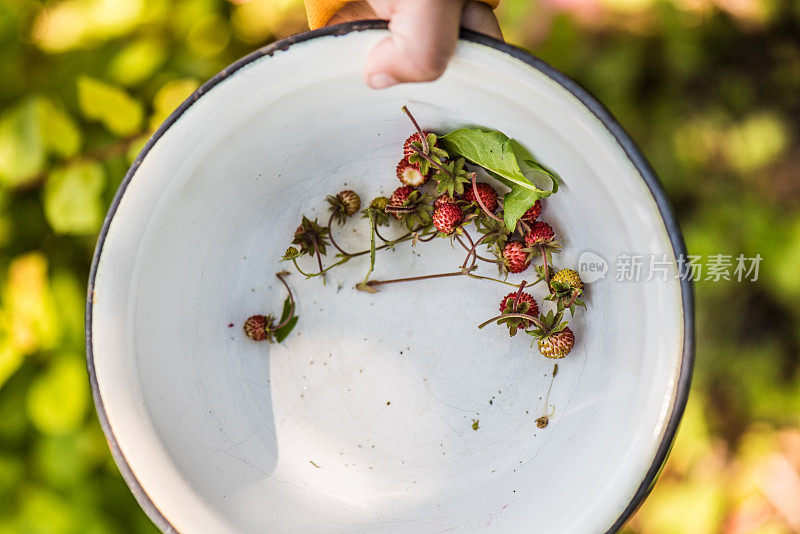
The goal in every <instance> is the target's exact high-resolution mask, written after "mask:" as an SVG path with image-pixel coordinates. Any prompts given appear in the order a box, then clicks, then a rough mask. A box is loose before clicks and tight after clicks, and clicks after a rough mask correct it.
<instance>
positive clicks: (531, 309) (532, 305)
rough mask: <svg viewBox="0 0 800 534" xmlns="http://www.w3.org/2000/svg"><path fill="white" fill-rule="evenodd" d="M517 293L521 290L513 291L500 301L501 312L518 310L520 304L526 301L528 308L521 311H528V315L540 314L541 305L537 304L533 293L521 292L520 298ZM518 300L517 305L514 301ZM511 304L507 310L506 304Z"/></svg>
mask: <svg viewBox="0 0 800 534" xmlns="http://www.w3.org/2000/svg"><path fill="white" fill-rule="evenodd" d="M517 293H519V291H512V292H511V293H509V294H508V295H506V296H505V297H503V300H501V301H500V312H501V313H509V312H517V311H519V307H520V305H521V304H522V303H523V302H524V303H526V304H527V305H528V308H527V309H526V310H525V311H524V312H521V313H527V314H528V315H539V305H538V304H536V299H534V298H533V296H532V295H530V294H529V293H520V294H519V300H517ZM515 300H517V303H516V306H515V305H514V301H515ZM509 305H510V306H511V308H509V309H508V310H506V306H509Z"/></svg>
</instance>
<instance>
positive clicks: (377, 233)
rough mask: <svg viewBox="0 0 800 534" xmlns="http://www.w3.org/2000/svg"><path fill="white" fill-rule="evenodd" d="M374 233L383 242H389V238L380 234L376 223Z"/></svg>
mask: <svg viewBox="0 0 800 534" xmlns="http://www.w3.org/2000/svg"><path fill="white" fill-rule="evenodd" d="M375 235H376V236H378V239H380V240H381V241H383V242H384V243H388V242H389V239H386V238H385V237H383V236H382V235H381V233H380V232H379V231H378V225H377V224H376V225H375Z"/></svg>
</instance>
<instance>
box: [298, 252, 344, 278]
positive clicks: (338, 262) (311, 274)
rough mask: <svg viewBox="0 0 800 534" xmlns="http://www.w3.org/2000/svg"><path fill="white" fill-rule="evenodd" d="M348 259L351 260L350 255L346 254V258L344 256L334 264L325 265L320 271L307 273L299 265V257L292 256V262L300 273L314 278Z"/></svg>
mask: <svg viewBox="0 0 800 534" xmlns="http://www.w3.org/2000/svg"><path fill="white" fill-rule="evenodd" d="M348 261H350V257H348V256H345V257H344V258H342V259H341V260H339V261H337V262H336V263H334V264H333V265H328V266H327V267H325V269H323V270H322V271H320V272H318V273H307V272H305V271H304V270H303V269H301V268H300V266H299V265H297V259H296V258H292V263H294V268H295V269H297V272H298V273H300V274H302V275H303V276H305V277H306V278H314V277H315V276H319V275H321V274H325V273H326V272H328V271H330V270H331V269H333V268H334V267H338V266H339V265H342V264H344V263H347V262H348Z"/></svg>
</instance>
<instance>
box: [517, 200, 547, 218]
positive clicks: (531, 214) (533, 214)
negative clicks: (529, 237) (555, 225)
mask: <svg viewBox="0 0 800 534" xmlns="http://www.w3.org/2000/svg"><path fill="white" fill-rule="evenodd" d="M541 214H542V201H541V200H537V201H536V202H535V203H534V204H533V206H531V207H530V208H528V211H526V212H525V213H523V214H522V217H520V219H521V220H523V221H525V222H526V223H528V224H533V222H534V221H535V220H536V219H538V218H539V215H541Z"/></svg>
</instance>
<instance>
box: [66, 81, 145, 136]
mask: <svg viewBox="0 0 800 534" xmlns="http://www.w3.org/2000/svg"><path fill="white" fill-rule="evenodd" d="M78 103H79V104H80V107H81V111H82V112H83V114H84V115H85V116H86V118H88V119H92V120H97V121H100V122H102V123H103V124H104V125H105V127H106V128H108V130H109V131H110V132H111V133H113V134H116V135H119V136H126V135H130V134H133V133H135V132H136V131H137V130H138V129H139V127H140V126H141V124H142V118H143V117H144V110H143V109H142V104H141V103H140V102H139V101H138V100H136V99H134V98H132V97H131V96H129V95H128V93H126V92H125V91H123V90H122V89H120V88H119V87H115V86H113V85H111V84H108V83H105V82H101V81H99V80H95V79H93V78H89V77H86V76H82V77H81V78H79V79H78Z"/></svg>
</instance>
